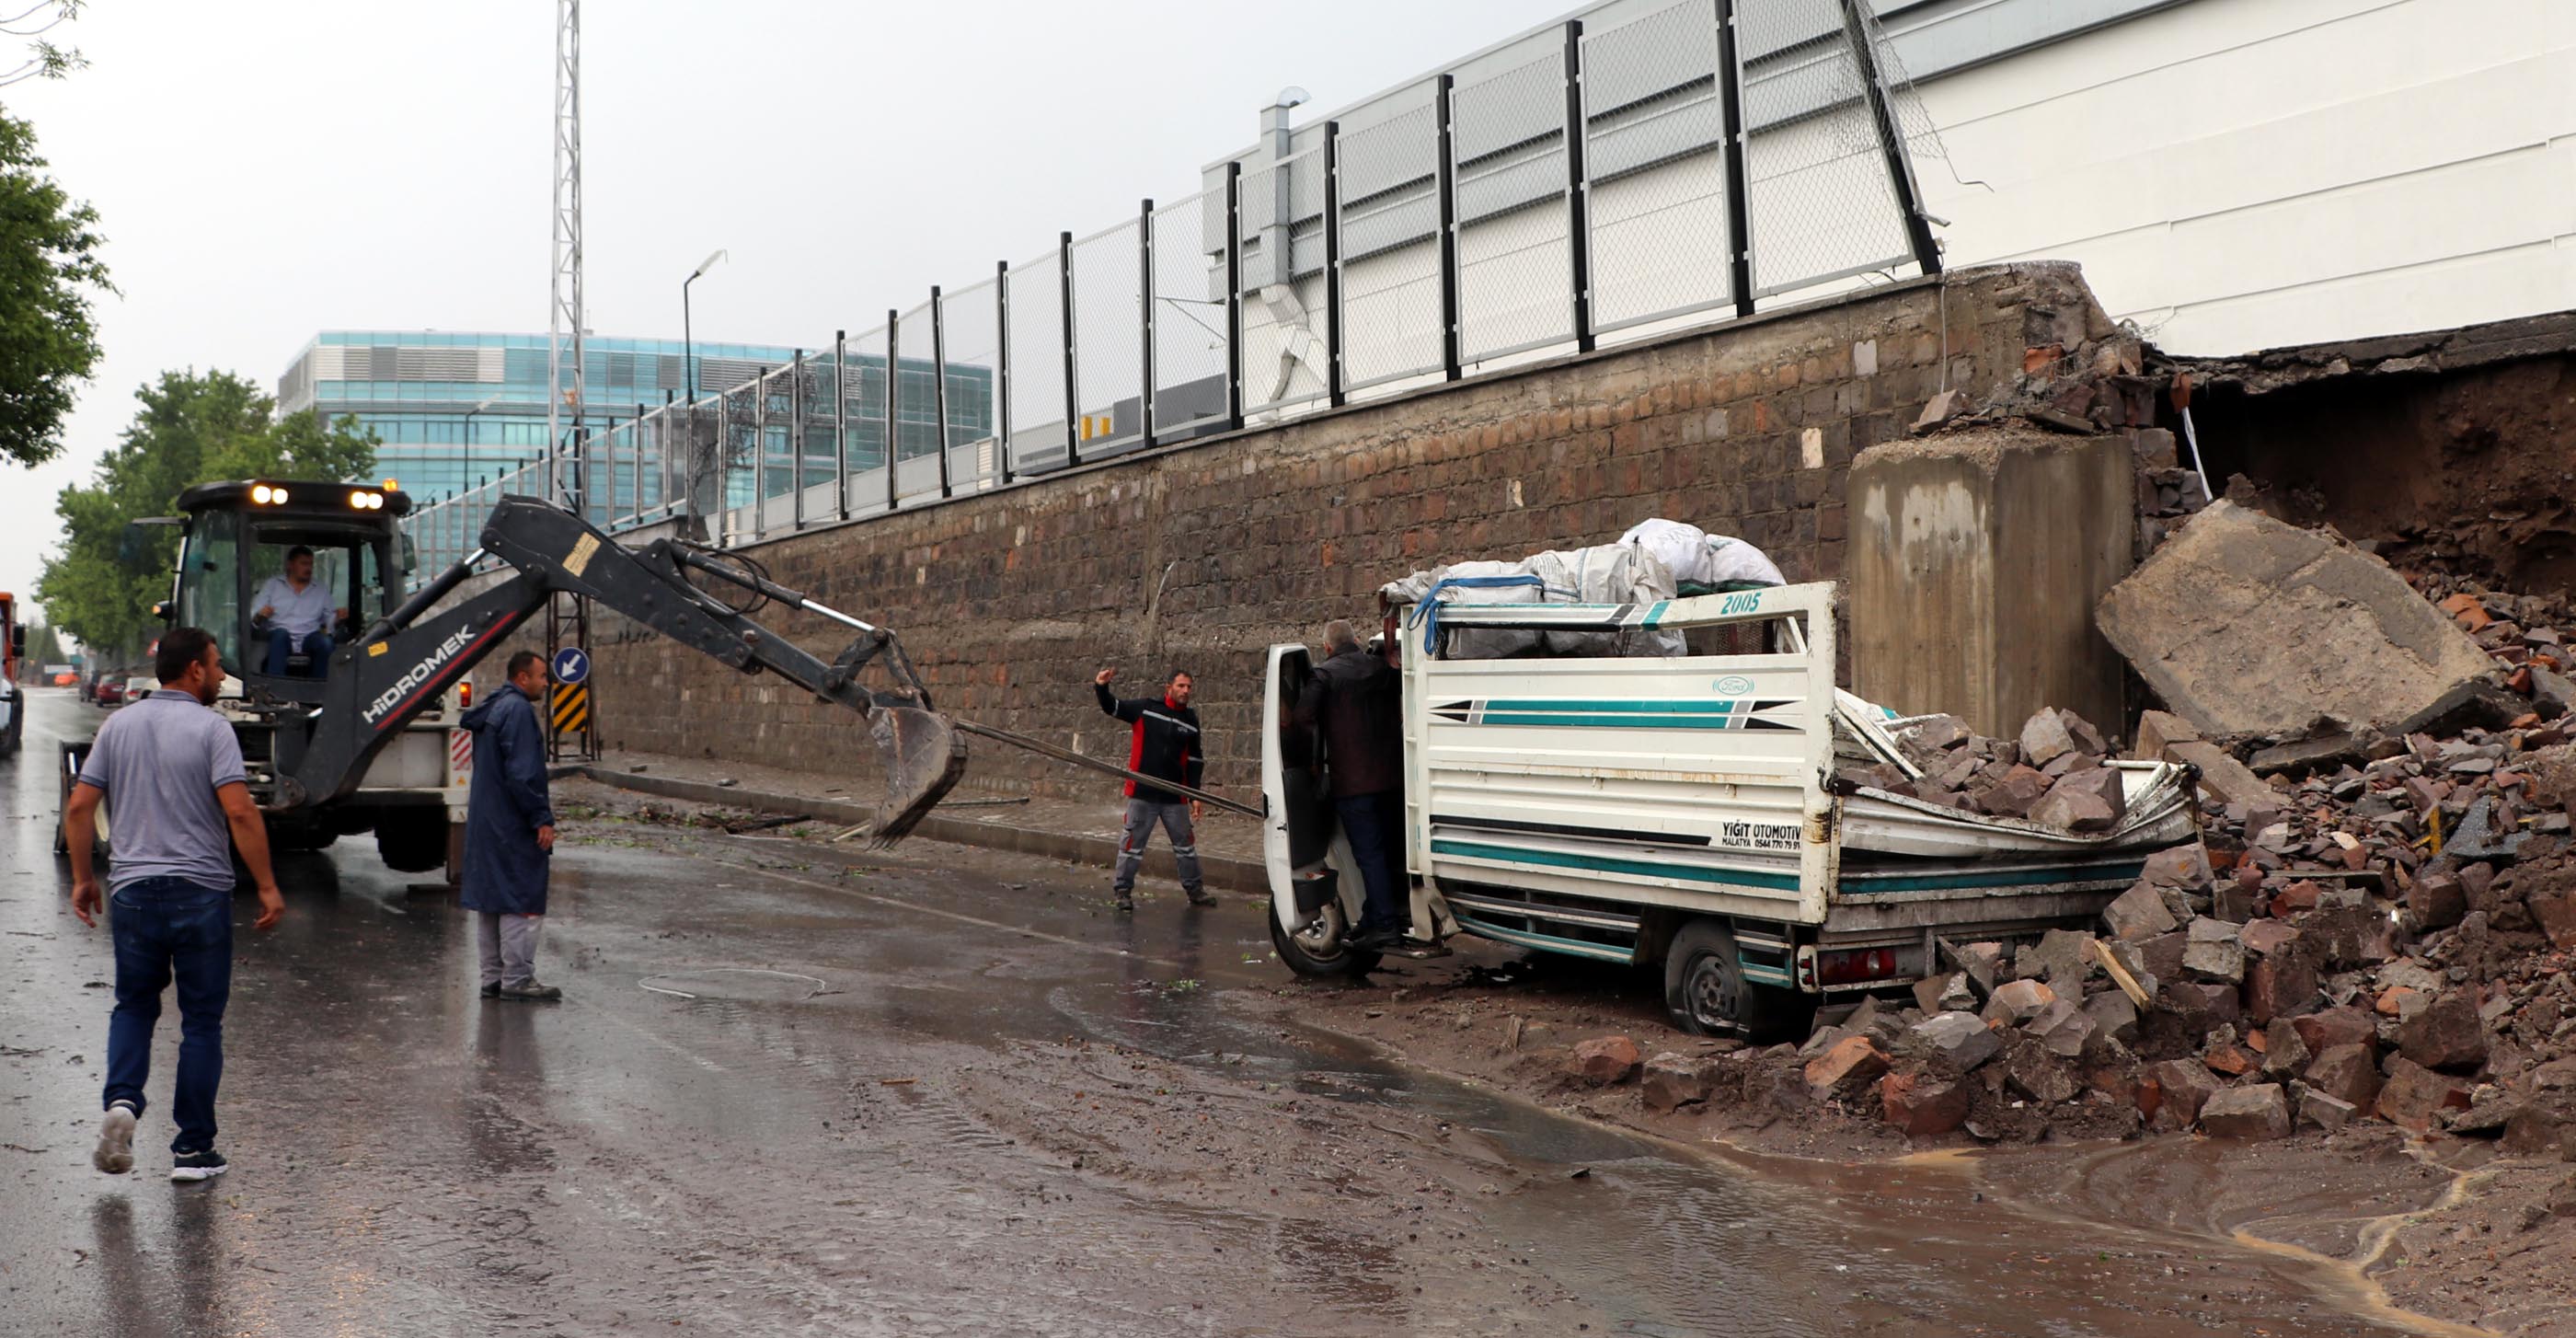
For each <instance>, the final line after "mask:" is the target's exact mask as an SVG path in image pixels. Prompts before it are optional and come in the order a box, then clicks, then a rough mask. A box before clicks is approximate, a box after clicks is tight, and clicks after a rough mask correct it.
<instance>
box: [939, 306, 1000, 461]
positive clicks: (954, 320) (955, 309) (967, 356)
mask: <svg viewBox="0 0 2576 1338" xmlns="http://www.w3.org/2000/svg"><path fill="white" fill-rule="evenodd" d="M995 287H996V285H995V282H994V281H993V280H991V279H986V280H985V281H983V282H982V283H979V284H973V285H970V286H968V287H965V288H960V289H958V290H957V291H955V292H953V293H949V292H943V293H941V294H940V296H939V329H940V348H941V349H942V357H943V359H944V362H945V367H944V375H945V378H946V384H947V387H948V401H947V404H948V407H947V413H948V421H947V425H946V432H945V434H944V435H945V439H946V441H947V444H948V474H949V478H950V479H951V480H952V481H953V482H954V484H955V486H956V487H957V488H958V489H959V490H960V491H963V490H965V489H967V488H971V487H984V486H987V485H989V484H990V482H991V481H992V480H993V479H995V478H998V477H1000V470H1001V459H1000V455H999V445H1000V443H999V442H998V441H997V440H996V438H995V436H994V433H995V432H996V430H997V429H998V425H999V423H1000V412H1001V401H1000V399H999V395H1000V391H1001V365H1002V343H1001V336H1002V322H1001V312H1000V311H999V309H998V308H997V307H996V305H995V302H996V294H995V291H994V290H995Z"/></svg>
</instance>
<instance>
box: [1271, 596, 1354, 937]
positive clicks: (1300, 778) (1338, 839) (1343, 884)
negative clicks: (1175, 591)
mask: <svg viewBox="0 0 2576 1338" xmlns="http://www.w3.org/2000/svg"><path fill="white" fill-rule="evenodd" d="M1313 679H1314V663H1313V661H1312V659H1311V658H1310V657H1309V656H1308V655H1307V652H1306V648H1305V647H1304V646H1295V645H1289V646H1272V647H1271V648H1270V655H1269V669H1268V672H1267V673H1266V674H1265V675H1264V681H1263V684H1262V689H1261V858H1262V862H1263V864H1264V865H1266V866H1267V867H1268V869H1269V874H1270V943H1271V946H1272V947H1273V948H1275V949H1277V950H1278V953H1279V960H1280V961H1283V962H1285V963H1287V964H1288V969H1290V970H1292V971H1295V972H1296V973H1297V974H1299V975H1301V976H1355V975H1358V974H1360V973H1362V972H1365V971H1367V970H1369V969H1370V968H1372V967H1374V966H1376V965H1377V963H1378V954H1376V953H1373V952H1364V951H1361V950H1359V949H1356V948H1353V947H1350V946H1349V945H1348V943H1347V942H1346V940H1347V939H1348V938H1349V937H1350V933H1351V927H1352V926H1353V925H1356V924H1358V923H1359V918H1360V901H1361V897H1362V895H1363V893H1362V889H1361V886H1360V880H1359V877H1358V868H1359V866H1358V864H1357V862H1356V861H1354V860H1353V859H1352V858H1351V847H1350V843H1349V842H1348V841H1345V840H1343V839H1342V833H1341V824H1340V823H1339V822H1337V821H1336V820H1335V819H1334V817H1333V800H1332V796H1331V795H1330V794H1329V793H1328V792H1327V791H1326V789H1325V788H1324V778H1323V773H1322V770H1321V768H1319V767H1318V766H1317V765H1316V762H1317V757H1318V748H1317V744H1316V741H1315V739H1314V737H1313V732H1312V731H1311V730H1301V729H1298V728H1297V727H1296V726H1295V725H1294V724H1292V723H1290V720H1289V717H1290V715H1291V714H1292V713H1293V712H1294V711H1295V710H1296V708H1297V700H1298V698H1299V697H1300V696H1301V695H1303V694H1304V693H1305V691H1306V690H1307V688H1308V686H1309V685H1310V684H1311V683H1312V681H1313Z"/></svg>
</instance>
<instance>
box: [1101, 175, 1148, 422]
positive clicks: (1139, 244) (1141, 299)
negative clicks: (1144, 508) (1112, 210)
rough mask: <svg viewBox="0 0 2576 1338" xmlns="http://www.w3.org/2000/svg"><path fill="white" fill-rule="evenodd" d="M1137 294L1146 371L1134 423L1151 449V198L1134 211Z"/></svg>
mask: <svg viewBox="0 0 2576 1338" xmlns="http://www.w3.org/2000/svg"><path fill="white" fill-rule="evenodd" d="M1136 294H1137V303H1136V304H1137V307H1138V308H1139V310H1138V311H1137V313H1136V315H1137V321H1136V328H1137V329H1138V330H1140V331H1142V332H1143V334H1142V340H1141V342H1142V343H1143V345H1144V347H1143V349H1142V352H1143V354H1144V360H1143V361H1142V362H1140V363H1139V364H1137V365H1138V366H1141V367H1143V368H1144V369H1145V374H1144V375H1143V376H1142V377H1140V378H1139V379H1138V380H1137V382H1136V426H1137V428H1138V430H1139V431H1140V432H1141V433H1142V434H1143V436H1142V438H1141V439H1140V442H1139V445H1140V446H1141V448H1142V449H1145V450H1149V451H1150V450H1152V449H1153V448H1154V202H1153V200H1151V199H1147V200H1146V201H1145V203H1144V204H1143V206H1141V207H1140V208H1138V209H1137V211H1136ZM1113 412H1115V411H1114V410H1113ZM1111 426H1112V427H1115V426H1116V424H1114V423H1113V424H1111Z"/></svg>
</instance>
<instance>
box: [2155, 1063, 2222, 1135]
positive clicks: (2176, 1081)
mask: <svg viewBox="0 0 2576 1338" xmlns="http://www.w3.org/2000/svg"><path fill="white" fill-rule="evenodd" d="M2147 1076H2148V1077H2149V1078H2151V1079H2153V1080H2154V1082H2155V1084H2156V1087H2157V1089H2158V1091H2159V1092H2160V1093H2161V1094H2162V1095H2161V1103H2160V1109H2161V1111H2162V1113H2163V1114H2164V1116H2165V1117H2166V1123H2167V1124H2168V1125H2169V1127H2171V1128H2176V1129H2188V1128H2190V1127H2191V1126H2193V1125H2194V1124H2197V1123H2199V1122H2200V1112H2201V1108H2202V1106H2203V1105H2205V1104H2206V1103H2207V1102H2208V1101H2209V1098H2211V1097H2212V1096H2215V1095H2217V1093H2218V1090H2219V1084H2218V1077H2217V1075H2215V1074H2213V1073H2211V1072H2210V1071H2209V1069H2208V1066H2206V1065H2204V1064H2202V1063H2201V1062H2200V1061H2199V1060H2196V1059H2168V1060H2165V1061H2164V1062H2162V1063H2160V1064H2151V1065H2148V1066H2147Z"/></svg>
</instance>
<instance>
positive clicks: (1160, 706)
mask: <svg viewBox="0 0 2576 1338" xmlns="http://www.w3.org/2000/svg"><path fill="white" fill-rule="evenodd" d="M1117 676H1118V671H1117V670H1116V669H1103V670H1101V671H1100V672H1099V673H1098V674H1096V675H1094V676H1093V677H1092V680H1091V690H1092V691H1093V693H1095V694H1097V695H1098V697H1099V698H1100V709H1101V711H1102V712H1104V713H1105V714H1108V715H1112V716H1115V717H1117V718H1118V719H1120V720H1124V721H1126V722H1128V723H1129V724H1130V725H1131V726H1133V727H1134V728H1133V730H1132V732H1131V733H1130V734H1129V736H1128V745H1127V769H1128V770H1130V771H1134V772H1137V773H1139V774H1141V775H1144V776H1150V777H1152V778H1154V779H1155V780H1167V781H1176V782H1178V783H1180V784H1182V785H1186V786H1189V787H1190V788H1192V789H1197V788H1199V773H1200V771H1201V770H1202V769H1203V768H1204V767H1205V765H1206V759H1205V757H1204V756H1203V755H1202V754H1201V752H1200V751H1199V717H1198V712H1196V711H1193V710H1191V709H1190V686H1191V685H1190V676H1189V674H1188V673H1187V672H1186V671H1183V670H1178V669H1175V670H1173V671H1172V676H1171V679H1170V680H1169V681H1168V682H1166V683H1165V684H1164V685H1163V695H1162V696H1161V697H1159V698H1156V697H1130V698H1125V699H1123V700H1122V699H1121V698H1118V697H1116V696H1113V695H1111V694H1110V691H1109V680H1110V679H1112V678H1115V677H1117ZM1199 814H1200V807H1199V801H1198V800H1195V799H1183V798H1182V797H1181V796H1179V795H1177V794H1174V793H1173V792H1171V791H1170V790H1165V789H1161V788H1158V787H1156V786H1154V785H1152V784H1150V783H1148V782H1145V781H1138V780H1130V781H1128V782H1127V817H1126V821H1125V822H1124V823H1123V824H1122V825H1121V826H1120V829H1119V832H1118V866H1117V872H1116V873H1115V874H1114V875H1112V877H1111V880H1110V885H1109V886H1110V891H1111V892H1112V893H1114V894H1115V895H1116V896H1117V898H1118V913H1119V914H1121V915H1125V914H1128V913H1130V912H1132V911H1134V910H1135V909H1136V870H1137V869H1138V868H1139V867H1141V866H1142V865H1143V864H1144V862H1145V844H1146V842H1148V841H1150V840H1152V839H1153V836H1154V826H1155V824H1156V823H1160V824H1162V827H1163V830H1164V831H1165V832H1166V833H1168V834H1169V835H1170V836H1171V838H1172V863H1173V864H1174V865H1176V866H1178V868H1179V870H1180V874H1181V890H1182V891H1183V892H1186V893H1188V894H1189V898H1190V904H1191V905H1193V906H1212V905H1215V904H1216V898H1215V897H1212V896H1209V895H1208V890H1207V884H1206V883H1205V881H1203V879H1202V877H1201V875H1200V873H1199V846H1198V829H1197V825H1196V824H1197V821H1198V818H1199Z"/></svg>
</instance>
